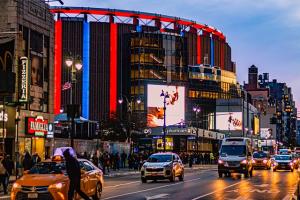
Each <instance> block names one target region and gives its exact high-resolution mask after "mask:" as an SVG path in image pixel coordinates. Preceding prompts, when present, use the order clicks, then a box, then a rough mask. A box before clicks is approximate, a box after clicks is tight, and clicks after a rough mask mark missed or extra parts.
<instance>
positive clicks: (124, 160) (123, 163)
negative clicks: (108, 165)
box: [121, 151, 127, 168]
mask: <svg viewBox="0 0 300 200" xmlns="http://www.w3.org/2000/svg"><path fill="white" fill-rule="evenodd" d="M126 158H127V154H126V153H125V151H123V152H122V154H121V165H122V166H121V167H122V168H125V167H126Z"/></svg>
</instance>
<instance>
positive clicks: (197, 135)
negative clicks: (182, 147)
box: [193, 105, 201, 153]
mask: <svg viewBox="0 0 300 200" xmlns="http://www.w3.org/2000/svg"><path fill="white" fill-rule="evenodd" d="M193 111H194V112H195V114H196V126H197V127H196V128H197V131H196V151H197V153H199V147H198V146H199V144H198V140H199V133H198V130H199V121H198V114H199V113H200V111H201V108H200V107H199V106H198V105H196V106H194V107H193Z"/></svg>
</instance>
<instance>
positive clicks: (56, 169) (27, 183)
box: [11, 156, 104, 200]
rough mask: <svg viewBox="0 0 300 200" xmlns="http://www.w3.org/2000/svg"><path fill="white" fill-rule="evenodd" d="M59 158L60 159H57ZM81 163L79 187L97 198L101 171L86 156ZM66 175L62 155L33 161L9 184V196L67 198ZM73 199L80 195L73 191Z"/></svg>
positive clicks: (46, 199)
mask: <svg viewBox="0 0 300 200" xmlns="http://www.w3.org/2000/svg"><path fill="white" fill-rule="evenodd" d="M60 158H61V159H60ZM78 161H79V164H80V167H81V186H80V187H81V190H82V191H83V192H84V193H85V194H87V195H88V196H89V197H93V199H100V198H101V194H102V188H103V184H104V181H103V173H102V171H101V170H100V169H99V168H97V167H96V166H95V165H94V164H93V163H91V162H90V161H88V160H86V159H78ZM68 189H69V179H68V176H67V174H66V170H65V162H64V161H63V159H62V157H60V156H54V157H53V158H52V160H45V161H42V162H40V163H38V164H36V165H35V166H34V167H33V168H32V169H31V170H29V171H25V173H24V175H23V176H22V177H21V178H20V179H18V180H17V181H16V182H15V183H14V184H13V186H12V191H11V200H15V199H16V200H19V199H42V200H50V199H51V200H53V199H54V200H65V199H68ZM75 199H80V196H79V195H75Z"/></svg>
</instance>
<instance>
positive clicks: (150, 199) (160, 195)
mask: <svg viewBox="0 0 300 200" xmlns="http://www.w3.org/2000/svg"><path fill="white" fill-rule="evenodd" d="M168 195H169V194H157V195H154V196H151V197H146V200H154V199H162V198H165V197H166V196H168Z"/></svg>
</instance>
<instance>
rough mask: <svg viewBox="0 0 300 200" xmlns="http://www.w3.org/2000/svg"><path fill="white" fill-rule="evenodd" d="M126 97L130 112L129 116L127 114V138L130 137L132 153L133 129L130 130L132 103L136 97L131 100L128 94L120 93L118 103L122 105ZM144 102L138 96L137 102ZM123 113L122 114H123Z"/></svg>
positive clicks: (128, 111)
mask: <svg viewBox="0 0 300 200" xmlns="http://www.w3.org/2000/svg"><path fill="white" fill-rule="evenodd" d="M124 99H125V101H126V106H127V113H128V116H127V119H128V124H129V126H128V128H127V132H128V133H127V138H129V142H130V153H132V141H131V139H132V138H131V130H130V125H131V115H132V104H133V102H134V99H130V101H129V100H128V98H127V96H125V95H122V94H121V95H120V97H119V99H118V103H119V104H120V105H122V104H123V103H124ZM141 102H142V100H141V98H140V97H138V98H137V99H136V103H137V104H140V103H141ZM121 115H122V114H121Z"/></svg>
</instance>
